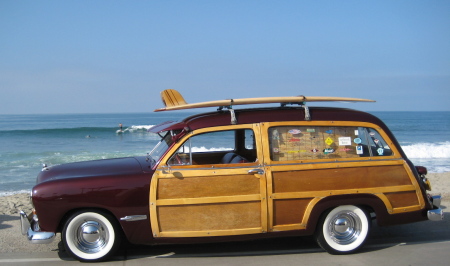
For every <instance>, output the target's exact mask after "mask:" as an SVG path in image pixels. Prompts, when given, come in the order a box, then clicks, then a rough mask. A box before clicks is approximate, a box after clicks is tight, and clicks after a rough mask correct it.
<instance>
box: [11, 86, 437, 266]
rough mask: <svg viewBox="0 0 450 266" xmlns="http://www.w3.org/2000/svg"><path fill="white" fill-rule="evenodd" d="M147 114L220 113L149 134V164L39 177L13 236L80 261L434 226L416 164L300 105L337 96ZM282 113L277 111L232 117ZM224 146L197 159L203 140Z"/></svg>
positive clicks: (109, 164) (329, 114) (341, 245)
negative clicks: (127, 250) (161, 248)
mask: <svg viewBox="0 0 450 266" xmlns="http://www.w3.org/2000/svg"><path fill="white" fill-rule="evenodd" d="M162 98H163V102H164V104H165V107H164V108H161V109H157V110H155V111H169V110H181V109H189V108H201V107H214V106H216V107H219V108H218V110H217V111H216V112H210V113H202V114H198V115H194V116H190V117H188V118H186V119H184V120H182V121H169V122H166V123H163V124H160V125H156V126H154V127H152V128H151V129H150V131H151V132H154V133H157V134H159V135H160V136H161V141H160V142H159V143H158V144H157V145H156V147H155V148H154V149H153V150H152V151H151V152H150V153H149V154H148V155H147V156H142V157H133V158H118V159H108V160H97V161H88V162H78V163H70V164H63V165H56V166H51V167H47V166H44V168H43V170H42V172H41V173H40V174H39V175H38V177H37V184H36V186H34V187H33V189H32V192H31V199H32V204H33V207H34V210H33V213H31V214H29V215H27V214H25V213H24V212H23V211H21V212H20V217H21V222H22V233H23V234H24V235H27V237H28V239H29V240H30V241H31V242H32V243H49V242H51V241H52V240H53V239H54V238H55V234H56V233H58V232H60V233H61V237H62V242H63V244H64V246H65V248H66V251H67V252H68V253H69V254H70V255H72V256H73V257H74V258H76V259H78V260H80V261H100V260H105V259H107V258H108V257H109V256H110V255H112V254H113V253H114V252H115V251H116V249H117V248H118V247H119V245H120V244H121V242H125V241H128V242H130V243H133V244H162V243H187V242H190V243H194V242H208V241H211V242H212V241H235V240H246V239H257V238H268V237H286V236H304V235H314V237H315V239H316V241H317V243H318V244H319V245H320V246H321V247H322V248H323V249H325V250H326V251H328V252H329V253H331V254H347V253H351V252H354V251H356V250H357V249H359V248H360V247H361V246H362V245H363V243H364V242H365V240H366V238H367V236H368V234H369V230H370V227H371V223H372V220H373V219H375V220H376V223H377V224H378V225H380V226H385V225H394V224H402V223H411V222H417V221H422V220H427V219H429V220H434V221H436V220H441V219H443V212H442V209H441V208H440V200H441V197H440V195H431V194H429V193H428V192H427V190H431V187H430V183H429V181H428V180H427V179H426V177H425V176H426V174H427V171H426V168H425V167H421V166H414V165H413V164H412V163H411V162H410V161H409V160H408V158H407V157H406V155H405V153H404V152H403V151H402V149H401V147H400V145H399V144H398V142H397V141H396V139H395V137H394V136H393V135H392V133H391V132H390V130H389V129H388V128H387V127H386V125H385V124H384V123H383V122H382V121H380V120H379V119H378V118H376V117H375V116H373V115H370V114H368V113H365V112H360V111H355V110H350V109H342V108H325V107H307V106H306V103H307V102H312V101H370V100H363V99H354V98H336V97H331V98H330V97H304V96H297V97H269V98H250V99H235V100H222V101H213V102H203V103H197V104H188V103H186V102H185V101H184V99H183V97H182V96H181V94H180V93H178V92H177V91H175V90H165V91H163V92H162ZM258 103H281V106H280V107H267V108H252V109H233V106H235V105H242V104H258ZM215 140H217V141H220V142H221V143H225V144H226V145H224V147H226V148H224V149H219V150H217V151H211V150H200V151H199V150H198V148H199V147H202V146H203V143H205V142H206V141H208V142H211V141H215Z"/></svg>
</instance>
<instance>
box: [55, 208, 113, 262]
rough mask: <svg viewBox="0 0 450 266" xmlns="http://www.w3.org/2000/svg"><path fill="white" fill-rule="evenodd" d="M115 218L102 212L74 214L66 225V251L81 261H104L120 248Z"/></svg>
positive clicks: (64, 240) (64, 237) (64, 231)
mask: <svg viewBox="0 0 450 266" xmlns="http://www.w3.org/2000/svg"><path fill="white" fill-rule="evenodd" d="M115 224H116V223H115V220H114V218H113V217H112V216H111V215H109V214H107V213H102V212H96V211H80V212H77V213H74V214H73V215H72V216H71V217H70V218H69V219H68V220H67V222H66V224H65V225H64V229H63V232H62V241H63V243H64V247H65V248H66V251H67V252H68V253H69V254H70V255H71V256H72V257H74V258H76V259H77V260H79V261H102V260H105V259H106V258H108V257H109V256H111V255H112V254H113V253H114V252H115V251H116V250H117V248H118V247H119V245H120V241H121V235H120V231H118V230H117V226H115Z"/></svg>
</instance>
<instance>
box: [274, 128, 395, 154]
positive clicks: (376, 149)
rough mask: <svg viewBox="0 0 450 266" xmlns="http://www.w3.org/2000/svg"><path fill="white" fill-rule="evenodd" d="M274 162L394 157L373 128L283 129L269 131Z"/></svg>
mask: <svg viewBox="0 0 450 266" xmlns="http://www.w3.org/2000/svg"><path fill="white" fill-rule="evenodd" d="M268 133H269V145H270V159H271V160H272V161H290V160H308V159H337V158H360V157H369V156H380V155H383V156H387V155H392V152H391V150H390V149H389V146H388V145H387V144H386V142H385V141H384V140H383V138H382V137H381V136H380V134H379V133H378V132H377V131H376V130H375V129H372V128H364V127H351V126H341V127H329V126H281V127H271V128H269V132H268Z"/></svg>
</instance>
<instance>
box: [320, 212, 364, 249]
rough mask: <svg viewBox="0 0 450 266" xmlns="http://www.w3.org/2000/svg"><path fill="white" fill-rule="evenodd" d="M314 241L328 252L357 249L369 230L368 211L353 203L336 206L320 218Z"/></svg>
mask: <svg viewBox="0 0 450 266" xmlns="http://www.w3.org/2000/svg"><path fill="white" fill-rule="evenodd" d="M318 226H319V227H318V228H317V231H316V241H317V243H318V244H319V246H320V247H322V248H323V249H324V250H326V251H327V252H328V253H330V254H335V255H340V254H348V253H351V252H354V251H356V250H357V249H359V248H360V247H361V246H362V245H363V244H364V242H365V241H366V239H367V236H368V235H369V231H370V219H369V215H368V213H367V212H366V211H365V210H363V209H361V208H359V207H356V206H353V205H343V206H339V207H336V208H334V209H332V210H331V211H329V212H328V213H325V214H324V215H323V216H322V218H321V219H320V223H319V225H318Z"/></svg>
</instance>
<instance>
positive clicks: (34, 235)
mask: <svg viewBox="0 0 450 266" xmlns="http://www.w3.org/2000/svg"><path fill="white" fill-rule="evenodd" d="M19 216H20V224H21V226H20V227H21V231H22V235H26V236H27V239H28V241H30V242H31V243H32V244H50V243H51V242H52V241H53V240H54V239H55V236H56V234H55V233H53V232H37V231H33V230H32V229H31V225H30V221H29V220H28V216H27V214H26V213H25V212H24V211H19Z"/></svg>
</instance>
